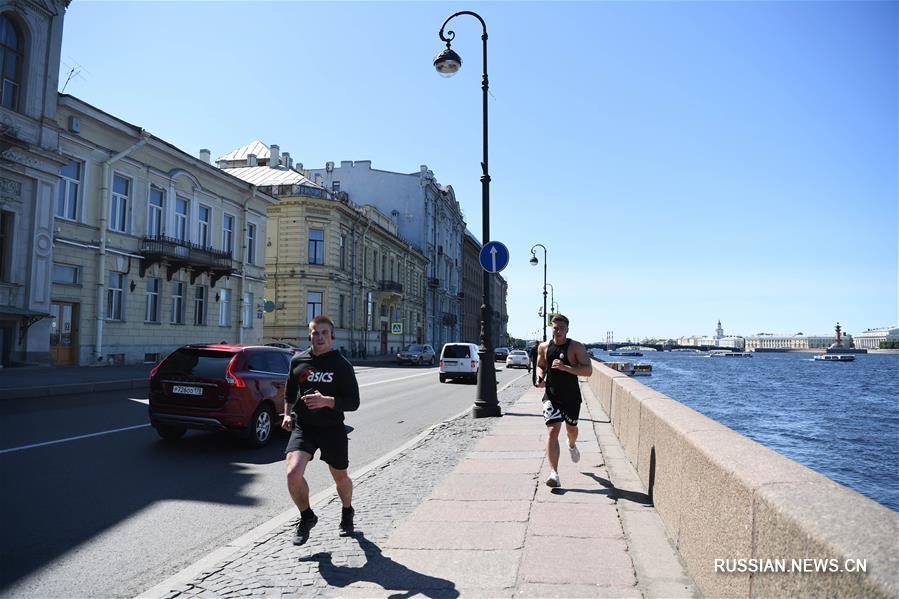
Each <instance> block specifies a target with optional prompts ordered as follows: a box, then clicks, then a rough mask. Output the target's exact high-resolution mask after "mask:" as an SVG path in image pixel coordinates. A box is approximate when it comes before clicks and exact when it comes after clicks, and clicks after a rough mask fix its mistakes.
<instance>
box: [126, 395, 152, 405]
mask: <svg viewBox="0 0 899 599" xmlns="http://www.w3.org/2000/svg"><path fill="white" fill-rule="evenodd" d="M128 399H130V400H131V401H136V402H137V403H142V404H144V405H145V406H148V405H150V400H149V399H138V398H136V397H129V398H128Z"/></svg>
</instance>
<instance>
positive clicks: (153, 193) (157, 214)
mask: <svg viewBox="0 0 899 599" xmlns="http://www.w3.org/2000/svg"><path fill="white" fill-rule="evenodd" d="M164 210H165V191H163V190H162V189H160V188H158V187H156V186H151V187H150V200H149V203H148V204H147V237H151V238H155V239H158V238H160V237H162V235H163V233H164V231H165V227H164V226H163V223H164V222H165V221H164V220H163V218H162V215H163V214H164Z"/></svg>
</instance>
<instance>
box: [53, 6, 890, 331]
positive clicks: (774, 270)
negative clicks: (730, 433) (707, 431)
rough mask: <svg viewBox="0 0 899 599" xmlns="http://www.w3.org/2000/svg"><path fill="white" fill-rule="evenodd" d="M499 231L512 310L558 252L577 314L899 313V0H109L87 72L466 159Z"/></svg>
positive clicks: (197, 108)
mask: <svg viewBox="0 0 899 599" xmlns="http://www.w3.org/2000/svg"><path fill="white" fill-rule="evenodd" d="M458 10H474V11H476V12H478V13H479V14H480V15H481V16H482V17H483V18H484V19H485V21H486V22H487V28H488V33H489V40H488V44H489V45H488V72H489V77H490V93H491V97H490V99H489V111H490V132H489V134H490V175H491V178H492V180H493V181H492V184H491V188H490V191H491V238H492V239H495V240H498V241H502V242H504V243H505V244H506V245H507V246H508V247H509V250H510V252H511V257H512V259H511V263H510V265H509V267H508V268H507V269H506V270H505V271H504V272H503V275H504V276H505V277H506V279H507V280H508V283H509V298H508V310H509V332H510V333H511V334H512V335H516V336H519V337H525V336H526V337H533V336H534V335H535V331H536V330H537V329H538V328H539V326H540V321H539V318H538V316H537V309H538V307H539V306H540V305H541V304H542V295H541V292H542V283H543V269H542V260H543V252H542V250H540V249H538V257H539V258H540V260H541V265H540V266H539V267H533V266H531V265H530V264H529V262H528V261H529V259H530V256H531V255H530V248H531V246H532V245H533V244H535V243H542V244H544V245H545V246H546V247H547V248H548V251H549V253H548V281H549V282H550V283H551V284H552V285H553V289H554V295H555V299H556V302H557V303H558V304H559V307H560V309H561V311H562V312H563V313H565V314H566V315H567V316H569V318H570V319H571V336H572V337H574V338H576V339H581V340H584V341H599V340H603V339H604V338H605V334H606V331H609V330H612V331H614V332H615V338H616V339H619V340H621V339H626V338H628V337H632V338H638V337H639V338H642V337H662V336H664V337H674V336H680V335H685V334H712V333H713V332H714V328H715V324H716V322H717V321H718V320H719V319H720V320H721V321H722V323H723V325H724V329H725V333H726V334H743V335H749V334H754V333H758V332H762V331H764V332H777V333H796V332H799V331H802V332H804V333H807V334H822V333H828V332H831V331H832V330H833V326H834V323H835V322H836V321H840V322H841V323H842V324H843V326H844V328H845V329H846V330H847V331H848V332H850V333H857V332H859V331H861V330H864V329H866V328H869V327H875V326H886V325H892V324H896V323H897V321H899V314H897V312H899V307H897V291H899V290H897V253H899V245H897V229H899V216H897V186H899V182H897V72H899V68H897V3H896V2H865V1H852V2H783V3H781V2H571V3H566V2H523V3H519V2H494V3H481V2H471V3H448V2H394V3H383V2H365V3H350V2H328V3H311V2H272V3H263V2H197V3H185V2H153V3H151V2H135V3H124V2H90V1H86V0H75V1H74V2H72V4H71V5H70V7H69V10H68V12H67V15H66V22H65V32H64V36H63V52H62V61H63V63H64V67H63V72H62V73H61V76H60V87H62V85H63V84H64V82H65V80H66V76H67V72H68V69H69V68H72V67H75V68H76V69H77V70H78V73H77V75H76V76H75V77H73V78H72V80H71V81H70V82H69V83H68V86H67V87H66V90H65V91H66V93H71V94H73V95H75V96H78V97H79V98H81V99H83V100H85V101H87V102H89V103H91V104H94V105H96V106H98V107H99V108H101V109H103V110H105V111H106V112H109V113H111V114H114V115H116V116H118V117H120V118H122V119H124V120H126V121H128V122H131V123H133V124H135V125H139V126H142V127H144V128H145V129H147V130H148V131H150V132H151V133H153V134H154V135H157V136H159V137H161V138H163V139H165V140H167V141H169V142H171V143H173V144H175V145H176V146H178V147H180V148H182V149H183V150H185V151H187V152H189V153H192V154H194V155H196V153H197V151H198V150H199V149H200V148H209V149H211V150H212V155H213V158H215V157H216V156H220V155H222V154H225V153H226V152H228V151H230V150H232V149H234V148H237V147H240V146H242V145H244V144H246V143H248V142H250V141H252V140H253V139H257V138H258V139H261V140H262V141H263V142H265V143H269V144H271V143H277V144H279V145H280V147H281V150H282V151H288V152H290V154H291V156H292V157H293V158H294V159H295V160H296V161H297V162H302V163H303V164H304V165H305V166H306V167H307V168H321V167H323V166H324V163H325V162H326V161H329V160H330V161H335V162H339V161H341V160H371V161H372V166H373V168H377V169H384V170H391V171H398V172H410V173H411V172H415V171H417V170H418V168H419V165H422V164H427V165H428V167H429V168H430V169H431V170H433V171H434V173H435V175H436V176H437V179H438V181H439V182H440V183H441V184H444V185H452V186H453V189H454V190H455V192H456V197H457V198H458V199H459V201H460V203H461V205H462V208H463V211H464V213H465V218H466V221H467V223H468V228H469V229H470V230H471V231H473V232H474V233H475V234H476V235H477V236H478V237H479V238H480V237H481V195H480V194H481V186H480V182H479V177H480V165H479V163H480V160H481V153H482V148H481V115H482V110H481V88H480V79H481V40H480V33H481V31H480V25H479V24H478V22H477V21H476V20H475V19H473V18H471V17H460V18H457V19H455V20H454V21H453V22H452V26H451V27H450V28H451V29H454V30H455V31H456V40H455V42H454V44H453V48H454V49H455V50H456V51H457V52H458V53H459V54H460V55H461V56H462V58H463V61H464V66H463V69H462V71H461V72H460V73H458V74H457V75H456V76H455V77H452V78H450V79H444V78H442V77H439V76H438V75H437V74H436V72H435V71H434V69H433V66H432V64H431V62H432V60H433V58H434V56H435V55H436V54H437V52H439V51H440V50H441V49H442V48H443V44H442V43H441V42H440V40H439V39H438V36H437V32H438V30H439V29H440V25H441V23H442V22H443V20H444V19H445V18H446V17H447V16H449V15H450V14H452V13H453V12H455V11H458Z"/></svg>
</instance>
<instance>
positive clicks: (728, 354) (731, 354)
mask: <svg viewBox="0 0 899 599" xmlns="http://www.w3.org/2000/svg"><path fill="white" fill-rule="evenodd" d="M709 357H710V358H751V357H752V352H748V351H728V350H726V349H713V350H712V351H710V352H709Z"/></svg>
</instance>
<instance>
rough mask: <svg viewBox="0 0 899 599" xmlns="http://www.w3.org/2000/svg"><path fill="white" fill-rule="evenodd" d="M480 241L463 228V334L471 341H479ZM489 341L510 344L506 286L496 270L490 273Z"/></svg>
mask: <svg viewBox="0 0 899 599" xmlns="http://www.w3.org/2000/svg"><path fill="white" fill-rule="evenodd" d="M481 247H482V246H481V242H480V241H478V239H477V237H475V236H474V234H473V233H472V232H471V231H469V230H468V229H465V237H464V239H463V241H462V298H461V299H462V335H463V340H464V341H468V342H471V343H480V342H481V304H482V302H483V299H484V269H483V268H482V267H481V263H480V260H479V258H478V256H479V255H480V252H481ZM490 281H491V287H490V307H491V309H492V310H491V311H492V314H491V341H492V342H493V346H494V347H505V346H507V345H509V333H508V325H509V313H508V311H507V310H506V296H507V294H508V290H509V286H508V284H507V283H506V279H505V278H503V276H502V275H501V274H499V273H495V274H491V275H490Z"/></svg>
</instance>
